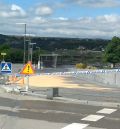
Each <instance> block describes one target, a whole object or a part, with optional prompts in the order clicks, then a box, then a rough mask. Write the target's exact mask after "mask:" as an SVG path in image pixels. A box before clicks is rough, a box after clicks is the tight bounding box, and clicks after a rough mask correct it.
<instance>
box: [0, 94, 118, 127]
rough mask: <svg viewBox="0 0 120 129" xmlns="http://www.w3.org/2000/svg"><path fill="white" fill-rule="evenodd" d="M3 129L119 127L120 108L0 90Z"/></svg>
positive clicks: (0, 118)
mask: <svg viewBox="0 0 120 129" xmlns="http://www.w3.org/2000/svg"><path fill="white" fill-rule="evenodd" d="M0 128H1V129H120V108H119V107H114V108H113V107H106V106H93V105H82V104H79V103H71V102H60V101H58V100H46V99H43V98H39V97H33V96H26V95H24V96H23V95H15V94H9V93H1V94H0Z"/></svg>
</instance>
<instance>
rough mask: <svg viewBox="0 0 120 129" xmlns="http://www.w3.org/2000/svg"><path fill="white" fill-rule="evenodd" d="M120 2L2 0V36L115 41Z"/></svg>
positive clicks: (118, 27)
mask: <svg viewBox="0 0 120 129" xmlns="http://www.w3.org/2000/svg"><path fill="white" fill-rule="evenodd" d="M119 8H120V0H1V2H0V19H1V21H0V24H1V25H2V27H1V28H0V33H3V34H21V33H22V32H23V30H22V28H21V26H20V25H15V23H18V22H19V23H26V24H27V31H28V32H29V33H33V34H34V35H37V36H44V37H46V36H48V37H72V38H74V37H75V38H76V37H79V38H112V37H113V36H115V35H116V36H120V25H119V21H120V9H119Z"/></svg>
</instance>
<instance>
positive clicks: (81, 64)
mask: <svg viewBox="0 0 120 129" xmlns="http://www.w3.org/2000/svg"><path fill="white" fill-rule="evenodd" d="M86 67H87V65H86V64H83V63H79V64H76V68H78V69H85V68H86Z"/></svg>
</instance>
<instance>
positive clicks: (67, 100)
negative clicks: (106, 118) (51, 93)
mask: <svg viewBox="0 0 120 129" xmlns="http://www.w3.org/2000/svg"><path fill="white" fill-rule="evenodd" d="M53 100H57V101H60V102H65V103H74V104H82V105H92V106H101V107H112V108H120V103H111V102H98V101H88V100H78V99H70V98H63V97H54V99H53Z"/></svg>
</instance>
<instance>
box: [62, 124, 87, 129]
mask: <svg viewBox="0 0 120 129" xmlns="http://www.w3.org/2000/svg"><path fill="white" fill-rule="evenodd" d="M88 125H89V124H81V123H72V124H70V125H68V126H66V127H64V128H62V129H83V128H85V127H87V126H88Z"/></svg>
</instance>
